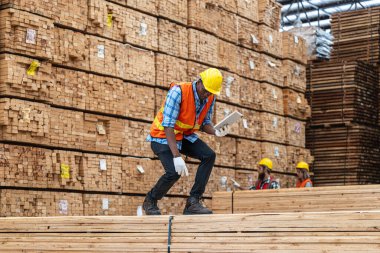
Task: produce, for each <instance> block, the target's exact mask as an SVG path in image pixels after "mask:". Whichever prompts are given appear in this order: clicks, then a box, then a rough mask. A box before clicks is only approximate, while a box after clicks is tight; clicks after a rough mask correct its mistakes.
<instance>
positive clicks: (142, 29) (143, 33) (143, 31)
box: [140, 20, 148, 36]
mask: <svg viewBox="0 0 380 253" xmlns="http://www.w3.org/2000/svg"><path fill="white" fill-rule="evenodd" d="M147 34H148V25H147V24H146V23H145V21H144V20H142V21H141V23H140V35H141V36H146V35H147Z"/></svg>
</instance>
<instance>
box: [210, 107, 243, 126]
mask: <svg viewBox="0 0 380 253" xmlns="http://www.w3.org/2000/svg"><path fill="white" fill-rule="evenodd" d="M242 117H243V114H241V113H240V112H238V111H234V112H233V113H231V114H229V115H227V116H226V117H225V118H224V119H223V120H222V121H220V122H219V123H218V124H216V125H215V126H214V128H215V129H216V130H219V129H221V128H223V127H224V126H226V125H232V124H233V123H235V122H237V121H238V120H239V119H241V118H242Z"/></svg>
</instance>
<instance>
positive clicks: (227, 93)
mask: <svg viewBox="0 0 380 253" xmlns="http://www.w3.org/2000/svg"><path fill="white" fill-rule="evenodd" d="M226 96H227V97H231V89H230V86H229V85H227V86H226Z"/></svg>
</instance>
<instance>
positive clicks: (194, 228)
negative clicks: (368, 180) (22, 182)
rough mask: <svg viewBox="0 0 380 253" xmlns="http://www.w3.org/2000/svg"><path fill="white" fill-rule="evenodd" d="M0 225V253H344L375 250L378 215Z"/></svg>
mask: <svg viewBox="0 0 380 253" xmlns="http://www.w3.org/2000/svg"><path fill="white" fill-rule="evenodd" d="M0 224H1V225H0V238H1V241H2V242H3V243H2V244H1V245H0V250H1V251H14V252H17V251H35V252H36V251H38V252H56V251H59V252H73V251H74V252H75V251H77V252H110V251H112V252H125V251H128V252H162V253H163V252H168V249H170V252H197V253H198V252H199V253H200V252H205V253H220V252H223V253H224V252H234V251H235V252H242V253H248V252H262V250H263V249H264V248H269V249H270V251H271V252H284V251H287V252H295V251H300V252H306V251H307V252H321V251H322V252H330V251H331V252H340V251H344V252H349V253H352V252H360V251H365V252H378V249H379V240H378V237H379V232H378V227H379V226H380V212H379V211H362V212H355V211H345V212H338V211H336V212H302V213H270V214H265V213H264V214H259V213H253V214H234V215H202V216H195V217H194V216H184V215H182V216H157V217H125V216H124V217H122V216H118V217H106V216H100V217H94V216H92V217H43V218H41V217H34V218H24V217H8V218H1V219H0ZM189 224H191V225H189ZM168 228H169V231H168ZM15 235H17V236H15ZM369 242H370V243H369ZM363 245H365V247H364V250H363Z"/></svg>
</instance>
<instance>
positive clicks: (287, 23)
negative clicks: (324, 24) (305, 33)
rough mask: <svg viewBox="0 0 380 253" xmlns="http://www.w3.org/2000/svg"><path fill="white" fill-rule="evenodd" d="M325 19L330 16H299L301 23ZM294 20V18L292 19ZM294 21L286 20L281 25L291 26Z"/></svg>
mask: <svg viewBox="0 0 380 253" xmlns="http://www.w3.org/2000/svg"><path fill="white" fill-rule="evenodd" d="M327 19H330V16H328V15H323V14H322V15H320V16H319V17H318V16H315V17H309V18H306V17H302V18H301V22H302V23H311V22H314V21H318V20H319V21H322V20H327ZM294 21H295V20H294ZM294 21H287V22H284V23H283V26H291V25H293V23H294Z"/></svg>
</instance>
